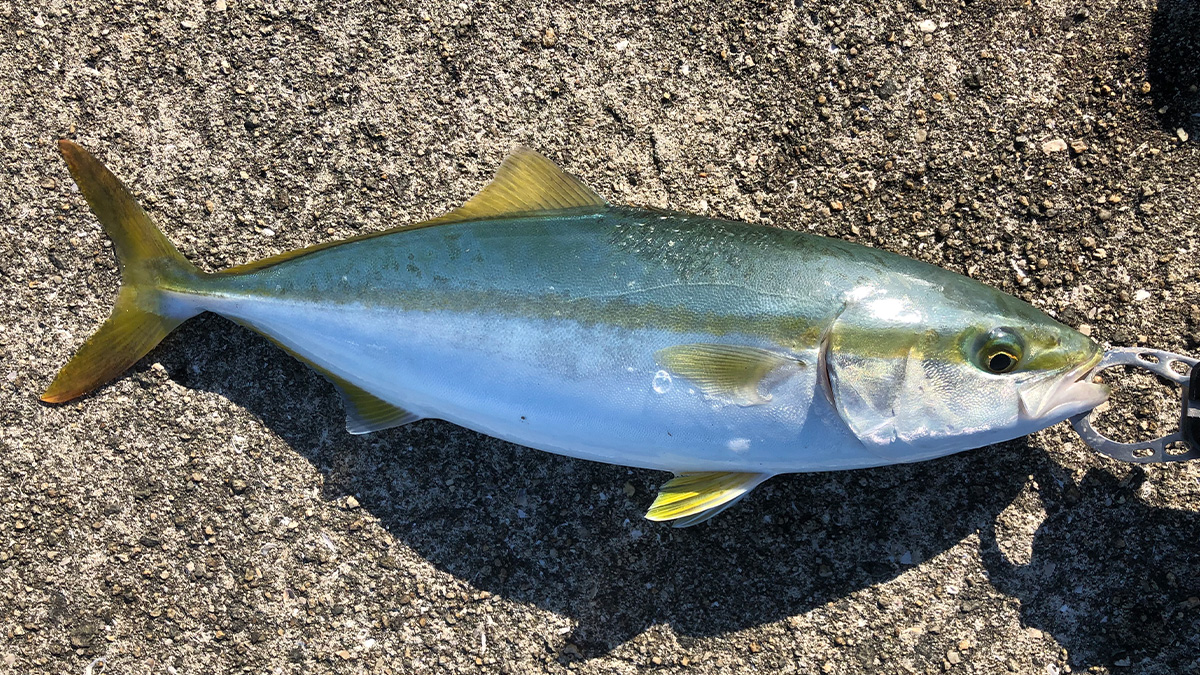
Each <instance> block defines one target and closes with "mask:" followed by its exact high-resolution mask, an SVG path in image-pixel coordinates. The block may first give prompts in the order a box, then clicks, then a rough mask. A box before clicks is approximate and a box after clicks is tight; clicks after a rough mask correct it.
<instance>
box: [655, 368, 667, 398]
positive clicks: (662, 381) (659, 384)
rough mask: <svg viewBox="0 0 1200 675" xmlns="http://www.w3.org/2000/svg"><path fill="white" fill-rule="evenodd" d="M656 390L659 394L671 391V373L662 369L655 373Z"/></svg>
mask: <svg viewBox="0 0 1200 675" xmlns="http://www.w3.org/2000/svg"><path fill="white" fill-rule="evenodd" d="M653 386H654V391H655V392H657V393H659V394H665V393H667V392H668V391H671V374H670V373H668V372H667V371H665V370H660V371H658V372H657V373H655V374H654V384H653Z"/></svg>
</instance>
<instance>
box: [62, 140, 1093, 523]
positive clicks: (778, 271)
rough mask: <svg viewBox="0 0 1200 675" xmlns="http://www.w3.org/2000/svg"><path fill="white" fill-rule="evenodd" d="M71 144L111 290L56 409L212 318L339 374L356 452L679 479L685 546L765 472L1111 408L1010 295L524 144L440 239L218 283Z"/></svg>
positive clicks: (1064, 343)
mask: <svg viewBox="0 0 1200 675" xmlns="http://www.w3.org/2000/svg"><path fill="white" fill-rule="evenodd" d="M59 147H60V150H61V151H62V154H63V157H64V158H65V159H66V161H67V165H68V167H69V168H70V171H71V174H72V176H74V178H75V182H76V183H77V184H78V185H79V188H80V190H81V191H82V192H83V195H84V197H85V198H86V199H87V202H88V204H89V205H91V208H92V211H93V212H95V214H96V217H97V218H98V219H99V220H100V223H101V224H102V225H103V227H104V229H105V231H106V232H107V233H108V236H109V237H110V238H111V239H112V241H113V243H114V245H115V249H116V254H117V258H118V260H119V261H120V265H121V278H122V285H121V290H120V293H119V295H118V296H117V301H116V306H115V307H114V309H113V312H112V316H110V317H109V319H108V321H106V322H105V323H104V324H103V325H102V326H101V327H100V328H99V330H98V331H97V332H96V334H95V335H93V336H92V337H91V338H90V339H89V340H88V341H87V342H86V343H84V345H83V346H82V347H81V348H80V349H79V352H78V353H77V354H76V355H75V357H74V358H73V359H71V361H70V362H69V363H67V365H66V366H65V367H64V368H63V369H62V371H61V372H60V373H59V374H58V376H57V377H56V378H55V380H54V381H53V383H52V384H51V385H50V387H49V389H47V390H46V392H45V394H44V395H43V396H42V399H43V400H45V401H48V402H55V403H57V402H62V401H67V400H70V399H72V398H75V397H76V396H79V395H81V394H83V393H85V392H88V391H90V390H92V389H94V388H95V387H97V386H99V385H101V384H103V383H105V382H107V381H108V380H110V379H112V378H114V377H116V376H117V375H119V374H120V373H121V372H122V371H124V370H125V369H127V368H129V367H130V366H131V365H132V364H133V363H134V362H136V361H137V360H138V359H139V358H141V357H142V356H144V355H145V354H146V353H147V352H149V351H150V350H151V349H152V348H153V347H154V346H155V345H156V344H157V343H158V342H159V341H160V340H162V338H163V337H165V336H166V335H167V334H168V333H170V332H171V331H172V330H173V329H174V328H176V327H177V326H179V325H180V323H182V322H183V321H185V320H186V319H188V318H189V317H192V316H195V315H197V314H199V313H201V312H215V313H217V314H220V315H221V316H224V317H227V318H229V319H232V320H233V321H236V322H238V323H240V324H242V325H244V326H247V327H249V328H251V329H253V330H255V331H257V332H259V333H261V334H262V335H264V336H266V337H267V338H269V339H270V340H272V341H274V342H275V343H276V344H278V345H279V346H280V347H282V348H283V349H285V350H286V351H287V352H288V353H290V354H291V355H293V356H295V357H296V358H298V359H300V360H302V361H303V362H305V363H307V364H308V365H309V366H311V367H313V368H314V369H316V370H317V371H319V372H320V373H321V374H322V375H324V376H325V377H327V378H328V379H329V380H330V381H331V382H332V383H333V384H334V385H335V386H336V387H337V389H338V390H339V391H340V392H341V395H342V399H343V401H344V404H345V408H346V416H347V427H348V429H349V431H350V432H351V433H366V432H370V431H376V430H379V429H386V428H388V427H394V426H398V425H401V424H406V423H409V422H412V421H414V420H419V419H422V418H426V417H433V418H439V419H443V420H448V421H451V422H454V423H455V424H459V425H462V426H464V427H468V428H470V429H474V430H476V431H479V432H481V433H485V434H488V435H491V436H495V437H498V438H502V439H505V440H508V441H512V442H514V443H520V444H522V445H526V446H529V447H533V448H538V449H541V450H545V451H548V452H553V453H558V454H562V455H568V456H571V457H579V458H583V459H590V460H595V461H600V462H609V463H614V464H622V465H626V466H634V467H642V468H647V469H661V470H666V471H672V472H675V473H676V474H677V477H676V478H675V479H673V480H671V481H669V482H668V483H666V484H665V485H664V486H663V487H662V489H661V491H660V493H659V495H658V497H657V499H656V500H655V501H654V503H653V505H652V506H651V508H650V510H649V513H648V514H647V517H648V518H650V519H651V520H673V521H675V524H676V525H679V526H687V525H692V524H695V523H699V522H703V521H705V520H707V519H708V518H711V517H712V516H713V515H715V514H716V513H719V512H720V511H722V510H724V509H725V508H727V507H729V506H730V505H731V504H733V503H734V502H736V501H737V500H738V499H740V498H742V497H743V496H745V495H746V494H747V493H748V492H749V491H750V490H752V489H753V488H754V487H755V486H757V485H758V484H760V483H762V482H763V481H764V480H766V479H767V478H769V477H771V476H773V475H776V474H781V473H790V472H802V471H827V470H835V469H854V468H860V467H870V466H879V465H884V464H893V463H900V462H914V461H919V460H925V459H930V458H933V457H938V456H941V455H946V454H950V453H954V452H959V451H961V450H967V449H969V448H975V447H980V446H983V445H987V444H990V443H996V442H999V441H1003V440H1007V439H1011V438H1016V437H1019V436H1023V435H1025V434H1028V433H1031V432H1033V431H1037V430H1039V429H1042V428H1044V427H1047V426H1049V425H1052V424H1055V423H1057V422H1060V421H1062V420H1064V419H1067V418H1068V417H1070V416H1072V415H1076V414H1078V413H1081V412H1084V411H1087V410H1090V409H1092V408H1093V407H1095V406H1097V405H1099V404H1100V403H1101V402H1103V401H1104V400H1105V398H1106V397H1107V394H1108V390H1107V389H1106V388H1105V387H1104V386H1103V385H1099V384H1094V383H1093V382H1092V381H1091V378H1089V377H1088V375H1089V374H1090V373H1091V371H1092V369H1093V367H1094V366H1095V365H1096V363H1097V362H1098V361H1099V359H1100V357H1101V351H1100V349H1099V347H1098V346H1097V345H1096V344H1095V343H1094V342H1092V341H1091V340H1090V339H1089V338H1087V337H1085V336H1083V335H1082V334H1080V333H1078V332H1076V331H1074V330H1071V329H1070V328H1068V327H1066V326H1064V325H1062V324H1060V323H1058V322H1056V321H1054V320H1053V319H1051V318H1050V317H1049V316H1047V315H1045V314H1043V313H1042V312H1040V311H1038V310H1037V309H1034V308H1033V307H1032V306H1030V305H1028V304H1026V303H1024V302H1021V301H1020V300H1017V299H1016V298H1013V297H1011V296H1009V295H1005V294H1004V293H1000V292H999V291H996V290H994V289H992V288H989V287H987V286H984V285H982V284H979V283H977V282H975V281H972V280H971V279H968V278H966V277H963V276H960V275H957V274H954V273H951V272H948V271H946V270H942V269H939V268H937V267H933V266H930V265H927V264H924V263H921V262H917V261H915V260H911V259H908V258H904V257H901V256H898V255H893V254H891V253H887V252H884V251H880V250H876V249H872V248H868V247H864V246H858V245H855V244H852V243H848V242H845V241H841V240H837V239H828V238H824V237H818V236H813V235H808V234H802V233H799V232H793V231H788V230H783V229H777V228H771V227H761V226H755V225H748V224H745V223H737V222H730V221H727V220H721V219H717V218H709V217H704V216H696V215H689V214H685V213H675V212H669V211H658V210H647V209H635V208H628V207H622V206H613V205H610V204H608V203H607V202H605V201H604V200H603V199H602V198H601V197H600V196H599V195H597V194H596V193H595V192H593V191H592V190H590V189H589V188H587V187H586V186H585V185H583V183H581V182H579V181H578V180H576V179H574V178H572V177H570V176H569V175H567V174H566V173H564V172H563V171H561V170H560V169H559V168H558V167H556V166H555V165H554V164H553V163H551V162H550V161H549V160H547V159H546V158H544V157H542V156H541V155H539V154H537V153H535V152H533V151H531V150H527V149H518V150H517V151H515V152H514V153H513V154H512V155H510V156H509V157H508V158H507V159H506V160H505V161H504V163H503V164H502V165H501V167H500V170H499V172H498V174H497V175H496V178H495V180H494V181H493V182H492V183H491V184H489V185H488V186H487V187H485V188H484V189H483V190H482V191H481V192H480V193H479V194H477V195H475V196H474V197H473V198H471V199H470V200H469V201H467V202H466V203H465V204H463V205H462V206H461V207H459V208H457V209H455V210H454V211H451V212H450V213H448V214H446V215H444V216H442V217H440V218H435V219H434V220H430V221H426V222H422V223H417V224H414V225H408V226H403V227H397V228H394V229H391V230H386V231H383V232H379V233H376V234H367V235H362V236H358V237H352V238H350V239H346V240H343V241H338V242H330V243H325V244H318V245H316V246H310V247H308V248H304V249H300V250H296V251H291V252H288V253H283V254H280V255H276V256H272V257H270V258H266V259H264V260H259V261H257V262H252V263H249V264H246V265H241V266H239V267H234V268H232V269H229V270H225V271H223V272H219V273H215V274H214V273H207V272H203V271H201V270H199V269H197V268H196V267H195V266H194V265H192V264H191V263H189V262H188V261H187V260H186V259H184V257H183V256H182V255H181V254H180V253H179V251H178V250H176V249H175V247H174V246H172V245H171V243H170V242H169V241H167V239H166V238H165V237H164V236H163V235H162V233H161V232H159V230H158V228H157V227H155V225H154V223H153V222H152V221H151V220H150V218H149V217H148V216H147V215H146V213H145V212H144V211H142V209H141V208H140V207H139V206H138V205H137V203H136V202H135V200H134V198H133V197H132V196H131V195H130V193H129V192H128V190H126V188H125V187H124V186H123V185H122V184H121V183H120V181H118V180H117V178H116V177H114V176H113V175H112V174H111V173H110V172H109V171H108V170H107V169H105V168H104V167H103V166H102V165H101V164H100V163H99V162H98V161H97V160H96V159H95V158H93V157H92V156H91V155H90V154H88V152H87V151H85V150H84V149H83V148H81V147H79V146H78V145H76V144H74V143H72V142H70V141H66V140H63V141H60V142H59Z"/></svg>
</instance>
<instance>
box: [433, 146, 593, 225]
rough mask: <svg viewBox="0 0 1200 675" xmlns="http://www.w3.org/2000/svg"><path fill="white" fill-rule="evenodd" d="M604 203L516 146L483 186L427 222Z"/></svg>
mask: <svg viewBox="0 0 1200 675" xmlns="http://www.w3.org/2000/svg"><path fill="white" fill-rule="evenodd" d="M607 205H608V202H605V201H604V199H603V198H602V197H601V196H600V195H598V194H596V193H595V192H593V191H592V189H591V188H589V187H588V186H586V185H584V184H583V183H582V182H580V181H579V180H578V179H576V178H574V177H572V176H569V175H567V173H566V172H565V171H563V170H562V169H560V168H558V166H556V165H555V164H554V162H551V161H550V160H548V159H546V158H545V157H543V156H542V155H540V154H538V153H537V152H535V151H533V150H530V149H529V148H526V147H523V146H518V147H517V149H515V150H513V151H512V153H511V154H510V155H509V156H508V157H507V158H505V160H504V163H503V164H501V165H500V170H499V171H497V172H496V177H495V178H493V179H492V182H491V183H488V185H487V187H485V188H483V189H482V190H480V191H479V192H478V193H477V194H476V195H475V196H474V197H471V199H469V200H468V201H467V203H466V204H463V205H462V206H460V207H458V208H457V209H454V210H453V211H451V212H450V213H447V214H446V215H444V216H442V217H440V218H434V219H433V220H431V221H429V224H434V223H439V224H440V223H457V222H462V221H464V220H482V219H485V218H498V217H503V216H514V215H518V214H525V213H534V212H537V211H558V210H562V209H577V208H584V207H592V208H601V207H604V206H607Z"/></svg>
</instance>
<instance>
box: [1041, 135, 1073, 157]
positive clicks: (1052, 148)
mask: <svg viewBox="0 0 1200 675" xmlns="http://www.w3.org/2000/svg"><path fill="white" fill-rule="evenodd" d="M1066 149H1067V142H1066V141H1064V140H1063V139H1061V138H1055V139H1054V140H1051V141H1046V142H1045V143H1042V152H1044V153H1046V154H1047V155H1049V154H1051V153H1054V152H1062V151H1064V150H1066Z"/></svg>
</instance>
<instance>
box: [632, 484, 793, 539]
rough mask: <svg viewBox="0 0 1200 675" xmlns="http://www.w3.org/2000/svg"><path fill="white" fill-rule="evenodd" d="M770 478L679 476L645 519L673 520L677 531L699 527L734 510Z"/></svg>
mask: <svg viewBox="0 0 1200 675" xmlns="http://www.w3.org/2000/svg"><path fill="white" fill-rule="evenodd" d="M770 477H771V474H766V473H735V472H728V471H708V472H703V473H684V474H680V475H678V476H676V477H675V478H672V479H671V480H669V481H667V482H666V484H664V485H663V486H662V487H660V488H659V489H658V497H657V498H655V500H654V503H653V504H651V505H650V510H649V511H647V512H646V518H647V519H648V520H654V521H665V520H673V521H675V522H674V523H672V525H673V526H674V527H691V526H692V525H698V524H700V523H703V522H704V521H706V520H708V519H710V518H712V517H713V516H715V515H717V514H718V513H721V512H722V511H724V510H725V509H727V508H729V507H730V506H733V505H734V504H736V503H737V502H738V501H739V500H741V499H742V498H743V497H745V496H746V495H747V494H749V493H750V491H751V490H753V489H754V488H756V487H758V485H759V484H760V483H762V482H763V481H765V480H766V479H768V478H770Z"/></svg>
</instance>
